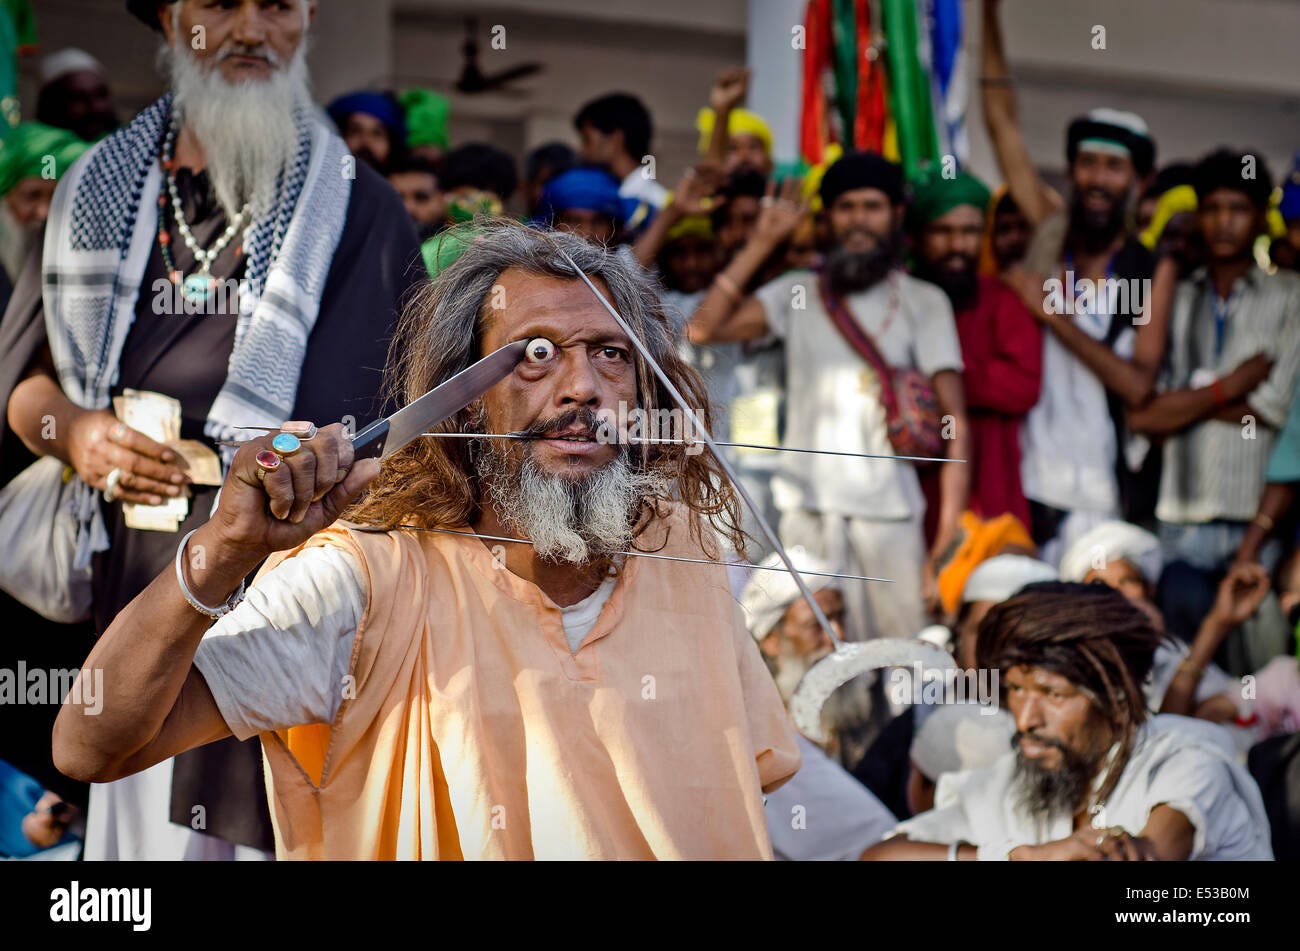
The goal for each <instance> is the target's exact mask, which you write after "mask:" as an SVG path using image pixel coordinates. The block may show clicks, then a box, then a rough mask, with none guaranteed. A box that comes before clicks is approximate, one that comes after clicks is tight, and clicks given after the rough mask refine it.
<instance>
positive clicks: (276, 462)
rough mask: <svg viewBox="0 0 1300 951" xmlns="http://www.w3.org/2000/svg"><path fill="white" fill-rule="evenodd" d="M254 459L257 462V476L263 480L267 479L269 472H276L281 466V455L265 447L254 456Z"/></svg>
mask: <svg viewBox="0 0 1300 951" xmlns="http://www.w3.org/2000/svg"><path fill="white" fill-rule="evenodd" d="M253 461H254V462H256V463H257V478H258V480H259V481H261V482H265V481H266V474H267V473H268V472H274V471H275V470H276V469H279V468H280V456H279V455H278V454H277V453H274V452H272V451H271V450H270V449H263V450H262V451H261V452H259V453H258V454H257V455H256V456H254V457H253Z"/></svg>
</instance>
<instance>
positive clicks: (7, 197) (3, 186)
mask: <svg viewBox="0 0 1300 951" xmlns="http://www.w3.org/2000/svg"><path fill="white" fill-rule="evenodd" d="M87 148H89V146H88V145H87V144H86V143H85V142H83V141H81V139H79V138H77V137H76V136H75V135H73V134H72V133H71V132H67V131H65V130H63V129H56V128H54V127H53V126H48V125H42V124H41V123H39V122H23V123H20V124H19V125H18V126H16V127H15V128H14V130H13V131H12V132H10V133H9V136H8V138H6V139H5V140H4V141H3V142H0V265H3V267H4V269H5V272H6V273H7V274H8V276H9V279H10V281H14V280H17V278H18V272H19V270H21V268H22V265H23V261H25V260H26V259H27V252H28V251H30V250H31V248H32V246H33V244H34V243H35V241H36V239H37V236H38V235H39V234H40V230H41V228H42V226H44V224H45V218H46V216H47V215H48V214H49V213H50V199H51V198H53V197H54V186H55V184H57V183H58V180H59V179H60V178H61V177H62V176H63V173H64V172H66V171H67V170H68V168H69V167H70V166H71V165H72V163H73V162H75V161H76V160H77V159H78V158H79V157H80V156H81V153H82V152H84V151H86V149H87Z"/></svg>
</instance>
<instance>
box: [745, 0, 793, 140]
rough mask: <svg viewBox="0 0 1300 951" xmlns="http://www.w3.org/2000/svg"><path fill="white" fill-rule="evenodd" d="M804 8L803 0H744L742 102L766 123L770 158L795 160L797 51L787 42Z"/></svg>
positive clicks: (790, 42) (790, 40)
mask: <svg viewBox="0 0 1300 951" xmlns="http://www.w3.org/2000/svg"><path fill="white" fill-rule="evenodd" d="M805 6H806V0H749V33H748V36H747V37H746V51H745V59H746V62H747V64H748V65H749V68H750V70H751V74H750V81H749V103H748V106H749V108H750V109H752V110H753V111H754V112H757V113H758V114H759V115H760V116H762V117H763V118H764V119H766V120H767V122H768V124H769V125H770V126H771V127H772V138H773V140H774V141H773V147H772V151H773V155H772V158H773V160H774V161H776V162H791V161H794V160H795V159H797V158H799V102H800V99H801V96H802V88H803V87H802V71H803V51H802V50H797V49H794V48H793V46H792V40H793V38H794V33H793V29H794V27H796V26H798V27H800V28H801V31H802V27H803V18H804V8H805Z"/></svg>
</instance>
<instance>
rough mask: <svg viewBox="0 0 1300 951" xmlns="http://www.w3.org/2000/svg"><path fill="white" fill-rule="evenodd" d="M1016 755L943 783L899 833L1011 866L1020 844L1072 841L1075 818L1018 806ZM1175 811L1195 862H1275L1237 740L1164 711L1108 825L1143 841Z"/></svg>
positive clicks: (1111, 808) (1134, 758) (1135, 758)
mask: <svg viewBox="0 0 1300 951" xmlns="http://www.w3.org/2000/svg"><path fill="white" fill-rule="evenodd" d="M1017 798H1018V797H1017V795H1016V788H1015V754H1014V753H1008V754H1006V755H1005V756H1003V757H1001V758H1000V759H999V760H998V761H997V762H996V763H994V764H993V765H992V766H990V767H988V768H986V769H978V770H969V771H967V772H962V773H948V774H945V775H944V776H942V777H940V779H939V785H938V788H937V789H936V790H935V797H934V805H935V807H934V809H932V810H930V811H929V812H923V813H921V814H920V815H918V816H915V817H914V818H912V819H909V820H908V821H906V822H904V823H901V824H900V825H899V826H898V828H897V829H896V830H895V832H896V833H899V834H904V835H906V836H908V838H910V839H912V840H914V841H917V842H940V843H945V844H947V843H951V842H969V843H971V844H973V845H976V846H978V847H979V850H980V858H981V859H1005V858H1006V857H1007V854H1008V853H1009V852H1010V851H1011V850H1012V849H1013V848H1015V847H1016V846H1019V845H1041V844H1042V843H1044V842H1053V841H1056V840H1058V839H1064V838H1067V837H1069V836H1070V834H1071V833H1072V832H1073V831H1074V830H1073V821H1072V818H1071V817H1070V816H1066V815H1061V816H1054V817H1052V818H1050V819H1047V818H1044V817H1038V816H1033V815H1030V814H1029V813H1028V812H1026V811H1025V810H1024V809H1023V808H1022V807H1020V806H1019V804H1018V802H1017ZM1162 804H1164V805H1168V806H1170V807H1171V808H1174V809H1177V810H1178V811H1179V812H1181V813H1182V814H1183V815H1184V816H1186V817H1187V820H1188V821H1189V822H1191V824H1192V826H1193V828H1194V829H1195V838H1194V842H1193V845H1192V853H1191V855H1190V856H1189V858H1191V859H1195V860H1238V861H1242V860H1245V861H1271V860H1272V858H1273V851H1272V847H1271V845H1270V844H1269V825H1268V816H1267V815H1266V814H1265V812H1264V803H1263V800H1262V799H1261V798H1260V794H1259V789H1258V787H1257V786H1256V785H1255V781H1254V780H1253V779H1252V778H1251V776H1250V774H1249V773H1247V772H1246V770H1245V769H1244V768H1243V767H1241V766H1239V765H1238V764H1237V763H1236V762H1235V761H1234V760H1233V748H1232V744H1231V741H1230V740H1229V739H1228V738H1227V736H1226V734H1225V732H1224V731H1223V730H1222V729H1221V728H1220V727H1217V726H1215V725H1214V724H1212V723H1208V722H1206V721H1202V720H1193V719H1190V718H1188V717H1180V716H1173V715H1169V714H1164V715H1161V716H1156V717H1153V718H1151V719H1150V720H1149V721H1148V722H1147V723H1145V724H1144V725H1143V726H1142V727H1141V728H1140V729H1139V732H1138V737H1137V740H1136V742H1135V744H1134V749H1133V752H1132V753H1131V754H1130V756H1129V759H1128V763H1127V764H1126V765H1125V767H1124V772H1123V773H1122V774H1121V775H1120V780H1119V783H1118V784H1117V785H1116V787H1115V790H1114V792H1112V793H1111V795H1110V799H1109V801H1108V802H1107V803H1106V806H1105V812H1104V816H1103V817H1101V821H1099V822H1098V823H1097V824H1098V825H1099V826H1102V827H1108V826H1121V827H1123V828H1124V829H1125V830H1127V831H1128V832H1129V834H1130V835H1138V834H1139V833H1141V831H1142V829H1143V828H1144V827H1145V826H1146V824H1147V818H1148V816H1149V815H1150V813H1151V810H1152V809H1154V808H1155V807H1156V806H1159V805H1162Z"/></svg>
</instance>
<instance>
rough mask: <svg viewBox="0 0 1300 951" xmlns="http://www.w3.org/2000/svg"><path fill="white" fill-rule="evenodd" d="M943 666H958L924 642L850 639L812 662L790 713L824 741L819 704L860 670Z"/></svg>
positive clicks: (803, 729) (810, 735)
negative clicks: (815, 661)
mask: <svg viewBox="0 0 1300 951" xmlns="http://www.w3.org/2000/svg"><path fill="white" fill-rule="evenodd" d="M917 665H920V666H921V668H922V669H926V670H943V669H946V668H952V667H956V666H957V662H956V660H954V658H953V656H952V654H949V653H948V652H947V651H945V650H941V649H940V648H938V647H935V646H934V645H933V644H927V643H926V642H925V641H912V640H904V639H899V638H892V637H879V638H876V639H874V640H870V641H850V642H848V643H841V644H839V645H838V646H837V647H836V648H835V650H834V651H833V652H832V653H830V654H827V655H826V656H825V657H823V658H822V659H821V660H819V661H817V663H815V664H813V665H812V667H810V668H809V669H808V670H807V671H806V672H805V673H804V675H803V679H801V680H800V681H799V686H797V687H796V688H795V690H794V694H793V695H792V696H791V697H790V717H791V719H793V720H794V725H795V726H796V727H798V728H799V732H800V733H802V734H803V735H804V736H806V737H808V739H810V740H812V741H813V742H814V743H825V742H826V740H827V736H826V731H825V729H824V728H823V726H822V707H823V706H824V705H825V703H826V701H827V699H828V698H829V697H830V695H831V694H833V693H834V692H835V691H836V690H838V689H839V688H840V687H842V686H844V684H846V683H848V682H849V681H850V680H852V679H853V678H854V677H856V676H858V675H859V674H864V673H866V672H867V671H869V670H880V669H882V668H885V667H915V666H917Z"/></svg>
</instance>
